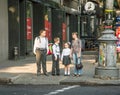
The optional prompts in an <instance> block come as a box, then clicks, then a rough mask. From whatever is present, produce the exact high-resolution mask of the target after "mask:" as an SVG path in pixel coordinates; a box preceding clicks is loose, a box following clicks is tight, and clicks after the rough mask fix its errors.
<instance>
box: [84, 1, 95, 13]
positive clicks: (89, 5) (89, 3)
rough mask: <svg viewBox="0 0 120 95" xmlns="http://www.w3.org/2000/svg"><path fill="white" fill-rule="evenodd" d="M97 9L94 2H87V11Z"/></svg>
mask: <svg viewBox="0 0 120 95" xmlns="http://www.w3.org/2000/svg"><path fill="white" fill-rule="evenodd" d="M94 9H95V4H94V3H93V2H87V3H86V4H85V10H86V11H91V10H94Z"/></svg>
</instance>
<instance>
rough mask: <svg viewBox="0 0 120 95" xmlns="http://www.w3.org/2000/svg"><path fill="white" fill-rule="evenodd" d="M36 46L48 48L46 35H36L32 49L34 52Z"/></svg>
mask: <svg viewBox="0 0 120 95" xmlns="http://www.w3.org/2000/svg"><path fill="white" fill-rule="evenodd" d="M37 48H42V49H47V50H48V39H47V38H46V37H40V36H38V37H36V38H35V41H34V49H33V52H34V54H36V49H37Z"/></svg>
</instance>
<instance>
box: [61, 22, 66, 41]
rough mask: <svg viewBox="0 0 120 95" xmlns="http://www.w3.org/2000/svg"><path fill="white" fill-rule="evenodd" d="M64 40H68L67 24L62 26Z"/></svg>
mask: <svg viewBox="0 0 120 95" xmlns="http://www.w3.org/2000/svg"><path fill="white" fill-rule="evenodd" d="M62 40H63V41H65V40H66V24H65V23H63V24H62Z"/></svg>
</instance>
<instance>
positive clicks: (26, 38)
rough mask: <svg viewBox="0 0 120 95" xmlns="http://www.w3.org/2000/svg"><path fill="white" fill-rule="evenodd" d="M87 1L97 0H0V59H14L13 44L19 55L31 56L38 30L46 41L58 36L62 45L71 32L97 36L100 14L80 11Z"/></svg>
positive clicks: (84, 35)
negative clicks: (43, 33)
mask: <svg viewBox="0 0 120 95" xmlns="http://www.w3.org/2000/svg"><path fill="white" fill-rule="evenodd" d="M88 1H92V2H94V3H95V5H96V6H99V3H96V2H98V0H0V33H1V34H0V44H1V45H0V61H2V60H6V59H14V57H15V47H17V56H18V58H21V57H26V56H27V55H31V54H32V51H33V44H34V39H35V37H36V36H39V31H40V29H45V30H46V31H47V37H48V39H49V42H53V38H54V37H56V36H58V37H60V39H61V44H60V45H61V47H62V45H63V43H64V42H65V41H71V40H72V36H71V34H72V32H78V33H79V35H80V37H81V38H82V39H85V40H86V41H87V40H89V39H91V38H97V27H98V26H99V24H97V23H99V22H100V21H99V18H100V17H99V16H97V15H96V14H93V15H88V14H84V13H83V10H84V6H85V4H86V2H88ZM118 1H119V0H118ZM101 17H102V16H101Z"/></svg>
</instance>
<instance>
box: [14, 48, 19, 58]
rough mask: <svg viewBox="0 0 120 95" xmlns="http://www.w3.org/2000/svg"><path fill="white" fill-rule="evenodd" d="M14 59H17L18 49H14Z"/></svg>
mask: <svg viewBox="0 0 120 95" xmlns="http://www.w3.org/2000/svg"><path fill="white" fill-rule="evenodd" d="M14 59H15V60H17V59H18V47H14Z"/></svg>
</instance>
